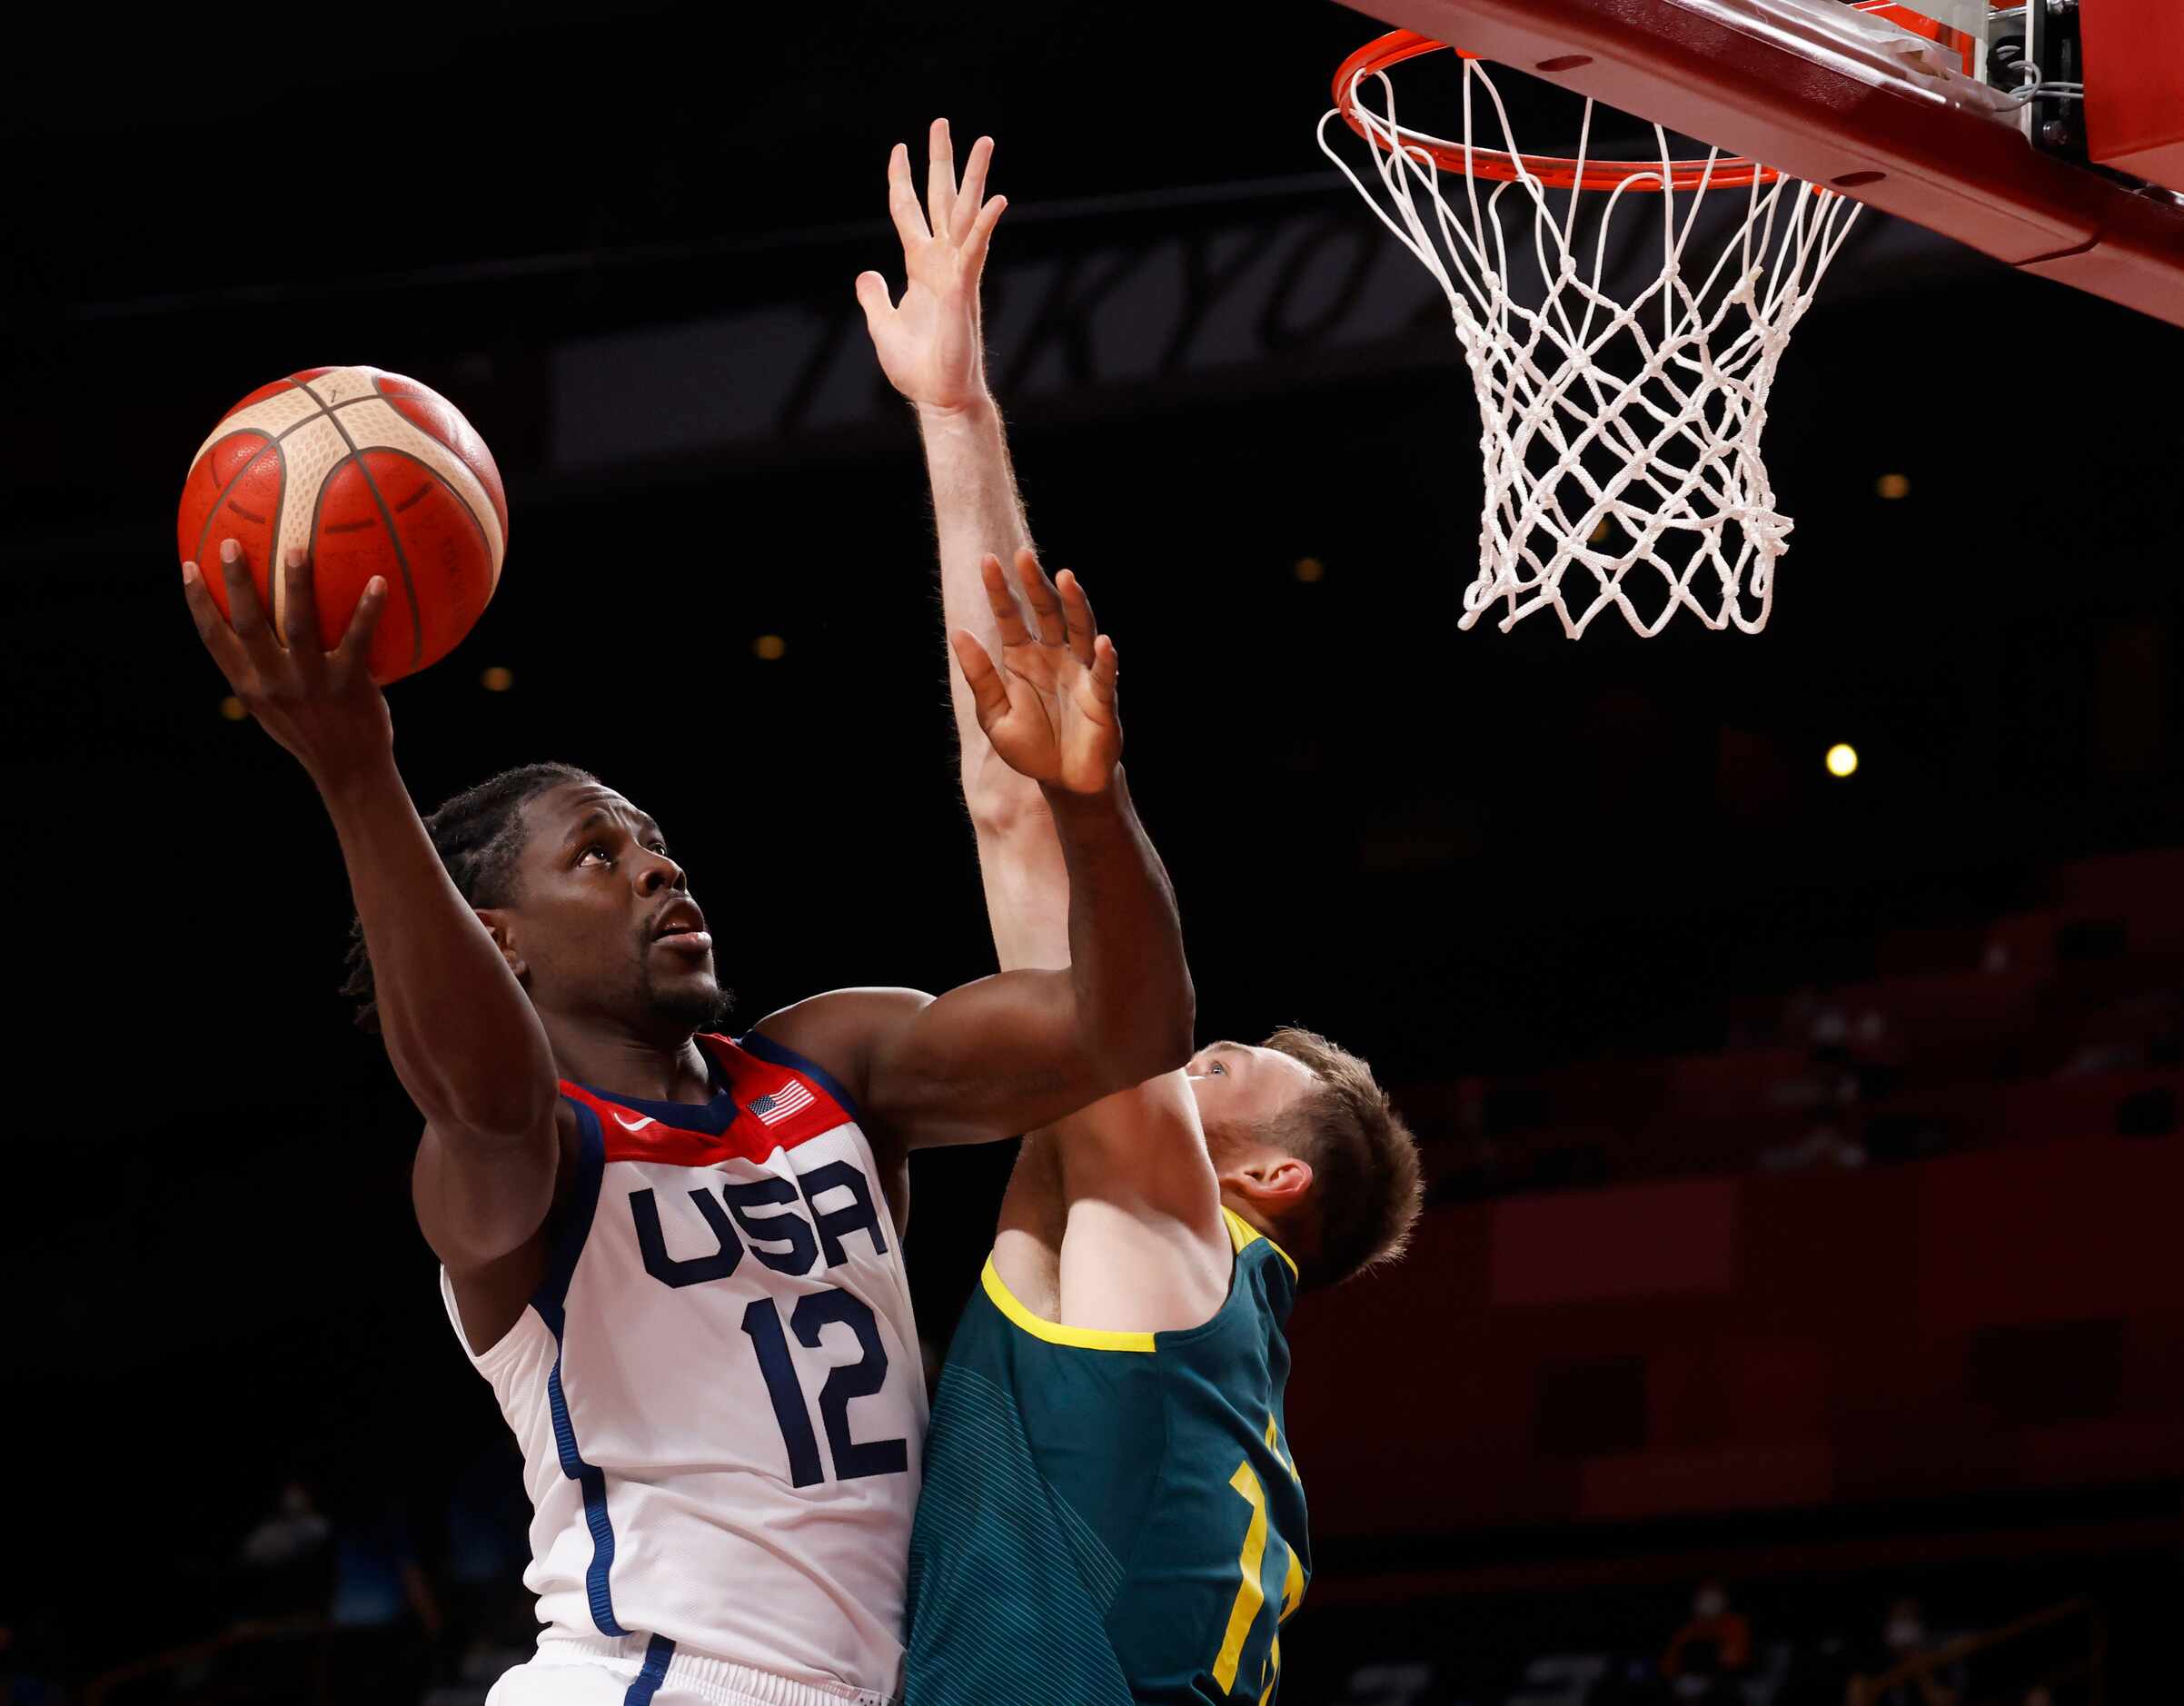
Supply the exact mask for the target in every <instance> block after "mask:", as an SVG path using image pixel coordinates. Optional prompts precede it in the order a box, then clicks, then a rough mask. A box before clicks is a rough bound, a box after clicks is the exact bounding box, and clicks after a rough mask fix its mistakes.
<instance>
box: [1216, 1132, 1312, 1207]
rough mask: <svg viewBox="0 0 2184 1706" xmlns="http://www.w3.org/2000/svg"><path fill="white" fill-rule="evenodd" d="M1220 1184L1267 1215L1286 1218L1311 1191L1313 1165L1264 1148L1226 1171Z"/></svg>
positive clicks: (1275, 1150)
mask: <svg viewBox="0 0 2184 1706" xmlns="http://www.w3.org/2000/svg"><path fill="white" fill-rule="evenodd" d="M1221 1183H1222V1184H1223V1185H1226V1186H1228V1188H1229V1189H1231V1190H1233V1191H1235V1192H1236V1194H1237V1195H1240V1196H1243V1197H1245V1198H1246V1199H1247V1200H1248V1201H1249V1202H1250V1203H1251V1204H1252V1205H1253V1206H1254V1207H1256V1208H1258V1209H1260V1210H1261V1211H1263V1212H1264V1213H1266V1215H1270V1216H1273V1217H1275V1218H1276V1219H1282V1218H1286V1217H1287V1215H1289V1214H1290V1212H1291V1211H1292V1210H1294V1209H1295V1208H1296V1206H1297V1205H1299V1204H1300V1203H1302V1202H1303V1201H1304V1200H1305V1194H1306V1193H1307V1192H1308V1191H1310V1190H1311V1188H1312V1164H1311V1163H1310V1162H1309V1161H1301V1160H1299V1159H1298V1158H1297V1157H1296V1156H1289V1155H1284V1154H1282V1153H1281V1151H1279V1150H1277V1149H1263V1150H1261V1151H1260V1152H1259V1153H1258V1154H1257V1155H1256V1156H1252V1157H1251V1159H1249V1160H1248V1161H1242V1162H1239V1163H1237V1164H1236V1165H1235V1166H1232V1167H1229V1168H1227V1169H1226V1170H1225V1171H1224V1172H1223V1173H1222V1175H1221Z"/></svg>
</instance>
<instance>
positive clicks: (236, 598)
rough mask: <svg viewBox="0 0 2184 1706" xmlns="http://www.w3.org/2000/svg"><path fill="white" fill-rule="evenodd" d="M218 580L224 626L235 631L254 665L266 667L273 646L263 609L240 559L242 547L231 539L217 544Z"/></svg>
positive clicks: (247, 564)
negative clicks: (223, 597) (222, 595)
mask: <svg viewBox="0 0 2184 1706" xmlns="http://www.w3.org/2000/svg"><path fill="white" fill-rule="evenodd" d="M220 578H221V580H222V582H223V584H224V585H225V586H226V588H227V625H228V626H229V627H230V628H232V629H233V630H235V638H236V639H237V640H241V641H242V642H243V650H244V651H246V652H248V653H249V654H250V655H251V657H252V659H253V660H254V661H257V662H259V663H263V664H270V663H271V662H272V661H273V659H272V655H271V654H272V652H273V634H272V632H271V630H269V629H268V628H267V626H266V621H265V606H264V604H263V602H262V601H261V600H259V598H258V589H257V586H256V585H255V583H254V582H253V581H252V580H251V578H250V564H249V563H248V562H247V561H246V560H244V558H243V547H242V546H241V545H240V544H238V543H237V542H236V541H233V540H232V539H229V540H223V541H221V542H220ZM261 654H263V655H261Z"/></svg>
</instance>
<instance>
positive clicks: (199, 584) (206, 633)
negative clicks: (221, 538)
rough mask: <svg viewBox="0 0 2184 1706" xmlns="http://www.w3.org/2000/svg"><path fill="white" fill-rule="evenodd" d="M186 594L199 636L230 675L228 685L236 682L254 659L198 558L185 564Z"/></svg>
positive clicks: (223, 671)
mask: <svg viewBox="0 0 2184 1706" xmlns="http://www.w3.org/2000/svg"><path fill="white" fill-rule="evenodd" d="M182 596H183V600H184V602H185V603H187V604H188V605H189V607H190V620H192V621H193V622H194V623H195V624H196V625H197V638H198V639H199V640H203V641H204V649H205V650H207V651H209V652H211V653H212V654H213V662H214V663H216V664H218V665H219V666H220V673H221V674H223V675H224V676H225V677H227V679H228V685H229V686H230V687H233V686H234V685H235V684H236V678H237V676H238V675H240V674H242V673H243V672H245V671H247V670H249V668H250V660H249V658H248V657H246V656H245V655H244V653H243V642H242V641H241V640H237V639H236V638H235V630H233V629H232V628H230V627H229V626H228V625H227V618H226V617H224V616H223V615H221V614H220V607H219V605H217V604H215V603H214V602H213V590H212V588H210V587H208V586H206V585H205V583H204V570H201V569H199V568H198V567H197V565H196V564H195V563H194V562H185V563H184V564H183V565H182Z"/></svg>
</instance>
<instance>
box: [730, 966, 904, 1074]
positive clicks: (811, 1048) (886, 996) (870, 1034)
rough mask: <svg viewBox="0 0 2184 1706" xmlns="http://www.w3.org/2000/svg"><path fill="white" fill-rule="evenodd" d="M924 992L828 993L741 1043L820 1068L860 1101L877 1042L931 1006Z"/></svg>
mask: <svg viewBox="0 0 2184 1706" xmlns="http://www.w3.org/2000/svg"><path fill="white" fill-rule="evenodd" d="M932 1001H933V997H931V996H929V995H928V994H927V993H926V992H925V991H924V990H922V989H905V988H897V987H888V986H883V985H862V986H859V987H851V988H845V989H829V990H828V991H826V992H825V993H824V994H822V995H815V996H807V997H804V999H802V1000H801V1001H796V1002H791V1003H790V1004H789V1006H787V1007H777V1008H775V1009H774V1010H773V1011H772V1012H771V1013H769V1014H768V1015H767V1016H766V1017H764V1018H762V1019H760V1020H759V1022H758V1023H757V1024H756V1025H754V1026H752V1027H751V1028H750V1030H749V1031H747V1032H746V1033H745V1034H744V1036H743V1037H742V1038H741V1039H740V1041H741V1042H742V1043H743V1044H744V1045H745V1046H754V1039H755V1046H758V1047H761V1048H763V1047H767V1046H770V1047H773V1048H775V1049H779V1050H785V1051H787V1052H788V1053H789V1054H792V1055H794V1056H797V1057H798V1058H799V1060H801V1061H803V1062H805V1063H808V1064H809V1065H812V1066H818V1067H819V1068H821V1069H822V1070H823V1071H824V1072H826V1073H827V1074H828V1076H830V1077H832V1078H833V1079H834V1080H835V1081H836V1082H837V1083H838V1084H839V1085H841V1086H843V1087H844V1088H845V1089H846V1090H848V1091H849V1095H850V1097H851V1099H852V1100H860V1099H862V1097H863V1092H864V1090H865V1088H866V1080H867V1077H868V1076H869V1064H870V1060H871V1056H872V1044H873V1039H874V1038H875V1037H876V1036H879V1034H880V1032H882V1031H883V1030H885V1029H887V1028H888V1027H890V1026H895V1025H899V1024H901V1023H902V1022H903V1021H904V1020H905V1019H906V1018H908V1017H909V1016H911V1015H912V1014H915V1013H917V1012H918V1011H919V1010H920V1009H922V1008H924V1007H929V1006H931V1005H932Z"/></svg>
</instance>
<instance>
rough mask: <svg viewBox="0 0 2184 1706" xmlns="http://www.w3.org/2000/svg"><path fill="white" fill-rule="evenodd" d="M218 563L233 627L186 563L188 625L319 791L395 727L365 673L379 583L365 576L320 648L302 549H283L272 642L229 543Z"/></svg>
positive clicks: (383, 598)
mask: <svg viewBox="0 0 2184 1706" xmlns="http://www.w3.org/2000/svg"><path fill="white" fill-rule="evenodd" d="M220 567H221V573H222V577H223V583H224V585H225V586H226V589H227V608H228V610H229V611H230V612H231V613H232V615H233V621H232V623H231V621H230V620H229V619H228V618H226V617H223V616H222V615H221V614H220V607H219V605H217V604H216V603H214V602H213V595H212V591H211V590H210V589H208V588H207V587H206V586H205V584H204V575H203V574H202V573H201V572H200V571H199V570H198V567H197V565H196V564H195V563H194V562H190V563H184V564H183V566H182V593H183V597H184V598H185V599H187V600H189V604H190V614H191V616H192V617H194V619H195V620H196V623H197V638H198V639H200V640H203V641H204V649H205V650H207V651H209V652H211V653H212V654H213V662H215V663H217V664H218V665H219V666H220V672H221V674H223V675H224V676H225V677H227V684H228V686H230V687H231V688H233V689H234V691H235V697H236V698H237V699H241V700H242V701H243V704H244V705H245V706H247V707H248V708H249V709H250V713H251V715H252V716H253V717H255V718H256V719H258V721H259V722H260V723H262V724H263V725H264V728H265V732H266V733H267V734H269V735H271V736H272V737H273V739H275V740H278V741H279V742H280V743H281V744H282V745H283V747H286V748H287V749H288V750H289V751H291V752H292V753H293V754H294V755H295V756H296V758H297V759H300V760H301V761H302V763H303V768H304V769H306V770H308V771H310V772H311V778H312V780H313V781H314V782H316V783H317V784H318V785H319V787H320V789H321V790H322V791H323V790H324V789H328V788H330V787H333V786H335V785H336V784H338V783H340V782H341V781H342V780H343V779H345V778H347V777H349V776H351V775H353V774H355V773H356V772H357V771H359V770H360V769H362V768H364V767H365V766H367V765H369V764H370V763H371V761H372V759H375V758H378V757H380V756H382V755H383V754H384V753H386V752H387V751H388V750H390V749H392V745H393V741H394V724H393V720H392V719H391V718H390V717H389V716H388V715H387V700H386V696H385V695H384V694H382V692H381V691H380V690H379V688H378V686H377V684H376V683H374V682H373V681H372V676H371V673H370V671H369V670H366V669H365V667H364V653H365V651H366V650H368V649H369V648H370V646H371V644H372V630H373V629H375V628H377V627H378V626H379V617H380V612H381V611H382V610H384V609H385V608H386V602H387V583H386V582H385V581H384V580H382V579H381V578H380V577H378V576H377V575H374V576H373V577H372V582H371V584H370V585H369V586H367V587H366V588H365V589H364V596H363V597H362V599H360V600H358V601H357V606H356V614H355V615H354V616H352V618H350V620H349V631H348V632H347V633H345V634H343V635H342V641H341V644H340V645H338V646H336V647H335V648H334V649H333V650H332V651H327V650H323V649H322V646H321V642H320V640H319V608H318V593H317V589H316V587H315V586H314V585H313V581H312V575H311V564H310V561H309V560H308V559H307V558H306V557H305V556H304V554H303V551H302V550H294V549H292V550H290V551H289V553H288V560H287V562H286V563H285V564H284V565H283V575H284V576H285V578H286V582H287V589H286V590H287V596H286V598H285V600H283V610H282V622H281V628H282V632H281V633H280V634H279V635H278V636H276V635H275V634H274V633H273V625H272V624H271V623H270V622H268V621H267V620H266V619H265V607H264V605H263V603H261V602H260V601H259V599H258V590H257V588H256V587H255V586H254V585H253V584H252V581H251V577H250V566H249V564H248V563H246V562H245V561H244V560H243V548H242V546H241V545H239V544H238V543H237V542H236V541H233V540H232V539H231V540H227V541H223V543H222V545H221V547H220Z"/></svg>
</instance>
